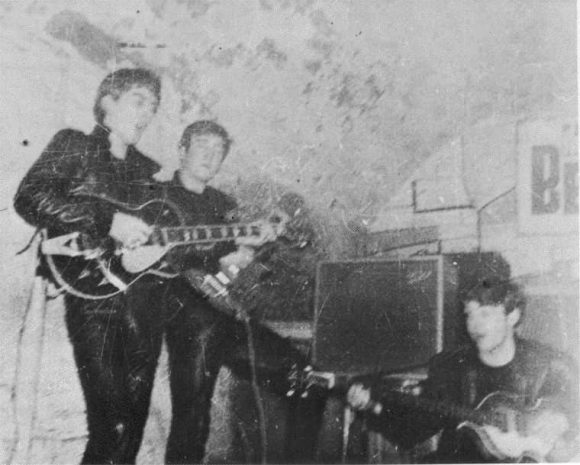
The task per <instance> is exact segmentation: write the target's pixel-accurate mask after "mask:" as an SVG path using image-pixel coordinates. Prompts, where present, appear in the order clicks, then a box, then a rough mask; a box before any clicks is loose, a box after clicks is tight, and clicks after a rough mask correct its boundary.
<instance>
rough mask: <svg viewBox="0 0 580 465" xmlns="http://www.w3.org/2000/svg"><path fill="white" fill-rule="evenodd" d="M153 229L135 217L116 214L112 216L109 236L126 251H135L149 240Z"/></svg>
mask: <svg viewBox="0 0 580 465" xmlns="http://www.w3.org/2000/svg"><path fill="white" fill-rule="evenodd" d="M152 231H153V228H152V227H151V226H149V225H148V224H147V223H145V222H144V221H143V220H141V219H140V218H137V217H136V216H131V215H127V214H126V213H121V212H117V213H115V214H114V215H113V222H112V223H111V230H110V231H109V236H111V237H112V238H113V239H115V240H117V241H119V242H120V243H121V244H122V245H123V246H124V247H126V248H128V249H135V248H137V247H139V246H141V245H143V244H145V243H146V242H147V241H148V240H149V236H150V235H151V233H152Z"/></svg>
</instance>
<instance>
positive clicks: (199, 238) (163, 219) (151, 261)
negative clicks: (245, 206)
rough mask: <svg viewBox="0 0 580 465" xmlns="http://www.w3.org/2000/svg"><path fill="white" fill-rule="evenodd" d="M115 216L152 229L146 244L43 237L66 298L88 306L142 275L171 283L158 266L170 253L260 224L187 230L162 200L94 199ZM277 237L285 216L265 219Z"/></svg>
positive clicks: (250, 232) (243, 233)
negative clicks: (133, 202)
mask: <svg viewBox="0 0 580 465" xmlns="http://www.w3.org/2000/svg"><path fill="white" fill-rule="evenodd" d="M95 201H103V202H107V203H110V204H112V205H114V207H115V208H116V209H117V211H121V212H123V213H127V214H130V215H134V216H137V217H139V218H141V219H142V220H143V221H145V222H146V223H147V224H150V225H152V226H154V229H153V232H152V234H151V236H150V237H149V240H148V242H147V243H145V244H143V245H142V246H140V247H137V248H135V249H128V248H125V247H123V246H122V245H121V244H119V243H118V242H117V241H115V240H114V239H112V238H111V237H107V238H104V239H103V238H101V239H95V238H93V237H91V236H89V235H88V234H84V233H82V232H73V233H67V234H62V233H61V232H59V231H46V230H45V231H43V241H42V244H41V246H40V250H41V252H42V254H43V256H44V257H45V260H46V264H47V265H48V268H49V269H50V271H51V274H52V276H53V278H54V280H55V281H56V283H57V284H58V285H59V286H60V287H61V288H63V289H64V290H65V291H67V292H68V293H70V294H72V295H75V296H77V297H81V298H84V299H90V300H99V299H107V298H109V297H112V296H114V295H117V294H119V293H121V292H124V291H125V290H126V289H127V288H128V287H129V286H130V285H131V284H133V283H134V282H136V281H137V280H139V279H140V278H141V277H143V276H145V275H147V274H153V275H156V276H160V277H162V278H173V277H175V276H177V274H178V273H177V272H176V271H174V270H173V269H172V268H171V265H170V263H169V262H168V261H167V260H164V257H165V255H166V254H167V252H169V251H170V250H171V249H173V248H175V247H179V246H185V245H196V244H197V245H199V246H200V247H205V246H207V245H211V244H215V243H217V242H224V241H233V240H235V239H236V238H238V237H250V236H259V235H260V234H261V228H263V222H252V223H235V224H212V225H198V226H189V225H187V224H185V220H184V215H183V214H182V213H181V211H180V209H179V208H178V207H177V205H175V204H174V203H172V202H171V201H169V200H167V199H154V200H150V201H148V202H146V203H144V204H142V205H138V206H132V205H127V204H124V203H122V202H117V201H115V200H111V199H106V198H103V197H99V198H98V199H95ZM267 220H268V221H269V222H270V223H271V224H272V225H273V226H274V231H275V232H276V234H277V235H278V236H280V235H282V234H284V231H285V227H286V222H287V220H288V216H287V215H285V214H284V213H283V212H275V213H273V214H272V215H270V217H269V218H268V219H267Z"/></svg>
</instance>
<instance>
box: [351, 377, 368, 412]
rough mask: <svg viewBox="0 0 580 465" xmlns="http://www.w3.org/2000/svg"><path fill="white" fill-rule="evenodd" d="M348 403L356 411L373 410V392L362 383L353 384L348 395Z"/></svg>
mask: <svg viewBox="0 0 580 465" xmlns="http://www.w3.org/2000/svg"><path fill="white" fill-rule="evenodd" d="M346 401H347V402H348V404H349V405H350V406H351V407H352V408H353V409H355V410H368V409H369V408H371V406H372V403H371V391H370V389H369V388H366V387H364V386H363V385H362V384H360V383H355V384H353V385H352V386H351V387H350V389H349V390H348V392H347V393H346Z"/></svg>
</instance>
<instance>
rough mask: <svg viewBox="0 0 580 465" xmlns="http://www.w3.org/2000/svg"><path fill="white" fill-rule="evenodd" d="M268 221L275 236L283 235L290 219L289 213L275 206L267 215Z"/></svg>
mask: <svg viewBox="0 0 580 465" xmlns="http://www.w3.org/2000/svg"><path fill="white" fill-rule="evenodd" d="M267 220H268V223H270V225H271V226H272V227H273V228H274V232H275V233H276V237H280V236H283V235H284V234H285V233H286V226H287V225H288V222H289V221H290V215H288V213H286V212H285V211H283V210H281V209H279V208H276V209H274V210H273V211H272V213H270V215H268V218H267Z"/></svg>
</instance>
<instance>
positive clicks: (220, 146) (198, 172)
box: [181, 134, 226, 184]
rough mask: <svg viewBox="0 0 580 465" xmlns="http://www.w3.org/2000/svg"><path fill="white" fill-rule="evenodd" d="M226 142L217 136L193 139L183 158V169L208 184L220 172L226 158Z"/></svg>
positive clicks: (210, 135)
mask: <svg viewBox="0 0 580 465" xmlns="http://www.w3.org/2000/svg"><path fill="white" fill-rule="evenodd" d="M225 155H226V154H225V146H224V141H223V139H222V138H221V137H219V136H216V135H215V134H201V135H197V136H193V137H192V138H191V141H190V144H189V149H188V150H187V152H186V153H183V154H182V157H181V169H183V170H184V171H187V173H188V174H189V176H191V177H193V178H195V179H197V180H199V181H200V182H202V183H204V184H206V183H208V182H209V181H211V180H212V179H213V178H214V177H215V175H216V174H217V173H218V172H219V170H220V168H221V166H222V163H223V161H224V157H225Z"/></svg>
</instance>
